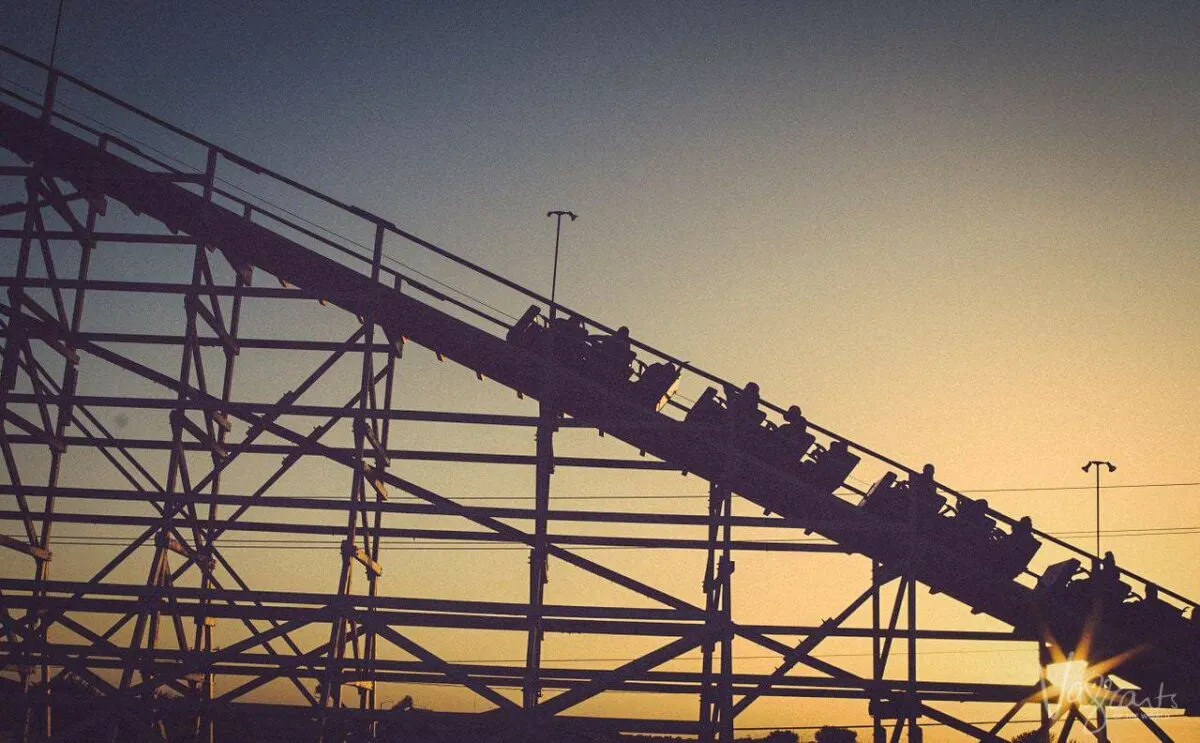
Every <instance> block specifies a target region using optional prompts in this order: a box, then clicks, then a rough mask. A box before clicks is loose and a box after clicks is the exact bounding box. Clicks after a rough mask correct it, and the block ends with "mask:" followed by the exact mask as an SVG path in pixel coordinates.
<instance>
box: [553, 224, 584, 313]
mask: <svg viewBox="0 0 1200 743" xmlns="http://www.w3.org/2000/svg"><path fill="white" fill-rule="evenodd" d="M546 216H547V217H554V218H555V225H554V275H553V276H552V277H551V279H550V320H551V321H553V320H554V318H555V316H556V315H557V314H558V305H557V304H556V303H555V301H554V297H555V292H556V290H557V289H558V242H559V239H560V238H561V237H562V218H563V217H570V218H571V221H572V222H574V221H575V220H576V219H579V215H578V214H576V213H575V212H572V211H566V210H563V209H556V210H554V211H549V212H546Z"/></svg>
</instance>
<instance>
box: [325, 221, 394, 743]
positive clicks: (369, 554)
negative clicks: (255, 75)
mask: <svg viewBox="0 0 1200 743" xmlns="http://www.w3.org/2000/svg"><path fill="white" fill-rule="evenodd" d="M385 236H386V228H385V227H384V225H383V224H376V226H375V248H374V251H373V254H372V260H371V280H372V281H373V282H376V283H378V281H379V277H380V272H381V270H382V263H383V242H384V237H385ZM360 320H361V321H362V323H363V343H364V350H363V356H362V378H361V381H360V387H359V395H358V412H359V416H358V417H357V418H355V419H354V422H353V425H352V429H353V431H354V461H355V463H356V465H357V466H356V467H355V468H354V473H353V480H352V485H351V492H350V499H351V503H352V507H351V508H350V509H349V513H348V515H347V520H346V536H345V539H344V541H343V542H342V549H341V552H342V569H341V573H340V574H339V576H338V589H337V596H336V598H335V599H334V602H335V605H336V606H337V607H338V608H339V609H340V608H342V607H345V606H346V605H347V604H346V601H345V599H346V598H347V597H349V596H350V595H351V590H352V588H353V569H354V563H355V562H361V563H362V564H363V567H364V568H365V569H366V575H367V590H368V593H369V594H370V595H372V596H374V595H377V592H378V585H377V584H376V581H377V580H378V578H379V577H380V574H381V569H380V567H379V562H378V560H377V559H376V557H377V555H378V551H379V539H378V530H377V529H376V530H372V529H371V525H370V523H369V522H368V516H367V507H366V506H367V489H368V487H370V488H371V489H372V490H373V491H375V493H376V497H377V498H382V497H383V495H382V493H383V490H382V488H383V485H382V481H381V480H380V479H379V474H381V472H382V470H383V468H385V467H386V466H387V464H388V462H387V457H386V452H385V450H384V449H383V447H382V444H381V441H380V438H379V433H378V431H379V429H378V425H377V417H376V416H373V415H370V413H372V412H374V411H375V410H376V403H377V400H376V395H375V359H374V348H375V307H373V306H368V307H366V308H364V310H363V315H362V317H361V318H360ZM368 448H369V449H370V454H369V456H368ZM368 460H369V461H368ZM368 473H370V482H368ZM380 518H381V517H380V513H379V510H378V509H376V511H375V518H374V523H376V524H378V523H379V522H380ZM359 539H361V540H362V544H363V546H362V547H359V546H358V540H359ZM355 624H356V623H355V621H354V619H353V618H352V617H350V616H345V615H343V614H341V613H338V614H337V615H336V616H335V617H334V619H333V622H332V626H331V627H330V633H329V651H328V655H327V656H326V657H327V660H326V668H325V678H324V680H323V683H322V685H321V694H320V699H319V703H320V705H321V712H320V717H321V724H320V728H321V731H320V738H319V740H320V741H321V742H322V743H332V742H333V741H339V740H344V739H345V738H346V735H347V732H348V731H347V730H346V720H345V715H344V714H343V713H342V708H343V704H342V684H343V683H344V681H345V678H344V674H343V669H344V667H345V656H346V646H347V644H350V643H353V646H352V650H353V652H354V655H355V657H356V658H357V659H358V661H359V663H360V666H361V668H362V669H363V670H362V672H360V673H359V674H357V676H356V678H355V687H356V688H357V690H358V695H359V708H360V709H361V710H365V711H368V712H369V714H368V715H367V719H368V720H372V721H373V720H374V715H373V714H370V713H373V712H374V709H373V708H371V709H369V710H368V707H370V706H371V705H373V704H374V700H375V695H374V694H373V693H372V690H373V688H374V686H375V678H374V675H373V666H374V657H373V653H374V649H375V642H374V640H373V638H372V637H370V635H369V633H364V632H362V631H360V630H359V628H357V627H356V626H355ZM331 709H332V713H331V712H330V710H331ZM368 733H369V735H372V736H373V735H374V725H373V724H371V726H370V728H369V730H368Z"/></svg>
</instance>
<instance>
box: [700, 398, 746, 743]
mask: <svg viewBox="0 0 1200 743" xmlns="http://www.w3.org/2000/svg"><path fill="white" fill-rule="evenodd" d="M735 394H736V393H735V392H734V391H733V390H732V389H731V388H727V389H726V426H725V431H724V433H725V466H724V467H723V472H722V476H721V479H720V481H717V482H710V483H709V486H708V555H707V562H706V564H705V574H704V594H705V599H704V612H705V613H704V617H705V623H706V624H707V625H708V630H709V632H708V636H707V639H706V640H705V642H704V644H703V646H702V647H701V653H702V655H701V663H702V670H701V676H702V677H701V688H700V740H701V741H703V742H704V743H712V742H713V741H720V743H733V733H734V727H733V717H734V716H733V632H732V622H733V611H732V604H731V602H730V587H731V585H732V575H733V567H734V565H733V556H732V550H731V548H730V543H731V541H732V539H733V526H732V524H731V522H730V516H731V515H732V501H733V493H732V491H730V489H729V487H728V485H727V484H726V483H729V482H732V481H733V480H734V477H735V475H736V474H737V472H738V470H739V468H740V466H741V454H740V451H741V449H740V446H739V443H740V438H741V430H740V425H741V423H742V422H741V421H740V420H739V418H738V415H737V414H736V411H735V407H734V405H733V402H734V395H735ZM718 637H719V638H720V640H719V642H720V647H721V654H720V667H719V670H718V671H717V672H716V673H715V674H714V672H713V653H714V650H715V646H716V644H717V639H716V638H718ZM714 675H715V678H714Z"/></svg>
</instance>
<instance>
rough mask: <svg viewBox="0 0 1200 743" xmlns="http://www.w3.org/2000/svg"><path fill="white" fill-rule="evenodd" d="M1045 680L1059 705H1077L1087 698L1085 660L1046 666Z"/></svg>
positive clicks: (1086, 668)
mask: <svg viewBox="0 0 1200 743" xmlns="http://www.w3.org/2000/svg"><path fill="white" fill-rule="evenodd" d="M1046 679H1047V680H1048V681H1049V682H1050V683H1051V685H1052V686H1053V690H1054V691H1055V692H1057V694H1058V698H1059V703H1060V704H1079V703H1081V702H1083V701H1085V700H1086V699H1088V698H1089V696H1090V695H1089V694H1088V664H1087V661H1086V660H1068V661H1063V662H1062V663H1052V664H1050V665H1048V666H1046Z"/></svg>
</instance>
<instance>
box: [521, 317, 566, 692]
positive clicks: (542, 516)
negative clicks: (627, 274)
mask: <svg viewBox="0 0 1200 743" xmlns="http://www.w3.org/2000/svg"><path fill="white" fill-rule="evenodd" d="M551 332H553V330H552V331H551ZM550 373H552V371H551V368H550V366H549V364H547V374H550ZM548 382H550V380H548ZM547 387H548V388H552V383H549V384H548V385H547ZM550 398H551V399H550V400H545V399H543V400H542V401H541V403H540V404H539V408H538V425H537V433H536V437H537V440H536V464H535V468H536V470H535V473H534V477H535V482H534V506H533V507H534V522H533V546H532V548H531V549H530V551H529V616H528V621H529V629H528V636H527V638H526V645H525V686H524V689H523V693H522V706H523V707H524V708H525V710H526V711H527V712H532V711H533V710H534V709H536V708H537V705H538V699H539V698H540V697H541V694H542V689H541V665H542V608H543V606H544V604H545V588H546V583H547V582H549V580H550V577H549V572H548V568H549V565H548V564H547V551H546V537H547V532H548V520H549V511H550V477H551V475H553V474H554V430H555V428H556V427H557V425H558V411H557V410H556V409H555V405H554V403H553V395H551V396H550Z"/></svg>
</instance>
